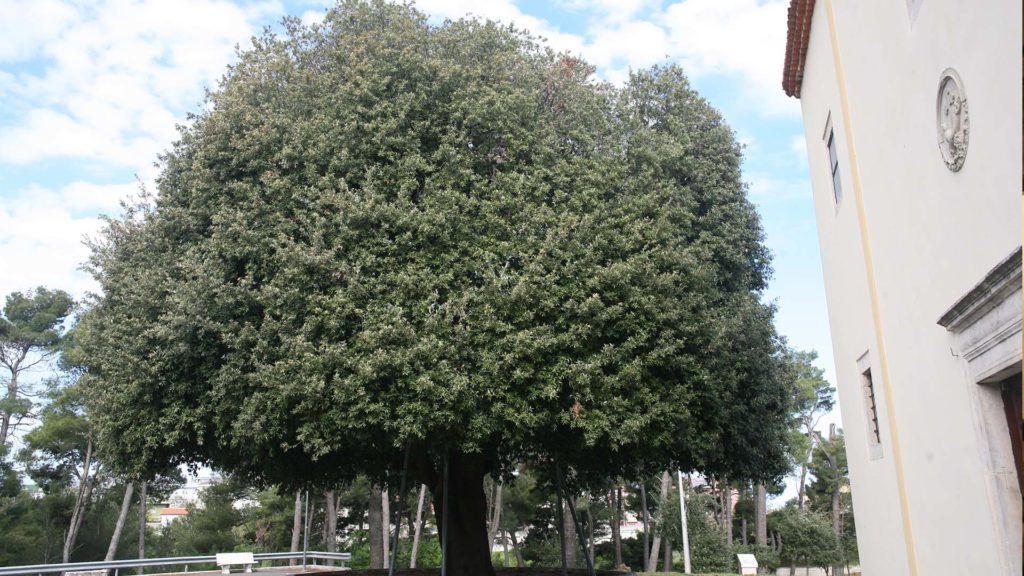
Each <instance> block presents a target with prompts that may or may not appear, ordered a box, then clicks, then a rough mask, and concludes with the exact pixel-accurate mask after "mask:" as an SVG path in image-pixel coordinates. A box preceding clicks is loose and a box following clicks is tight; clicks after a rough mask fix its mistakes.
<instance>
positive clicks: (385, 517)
mask: <svg viewBox="0 0 1024 576" xmlns="http://www.w3.org/2000/svg"><path fill="white" fill-rule="evenodd" d="M380 517H381V526H380V528H381V537H382V538H383V539H384V541H383V543H382V548H383V550H384V565H383V566H381V568H387V567H388V563H389V562H391V495H390V494H389V493H388V491H387V490H381V492H380Z"/></svg>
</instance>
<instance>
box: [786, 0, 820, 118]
mask: <svg viewBox="0 0 1024 576" xmlns="http://www.w3.org/2000/svg"><path fill="white" fill-rule="evenodd" d="M814 2H815V0H791V1H790V3H789V22H788V25H787V28H788V29H787V31H786V65H785V67H784V68H783V70H782V89H783V90H785V91H786V95H787V96H793V97H795V98H799V97H800V86H801V85H802V84H803V81H804V61H805V60H806V59H807V43H808V41H809V40H810V37H811V17H812V16H814Z"/></svg>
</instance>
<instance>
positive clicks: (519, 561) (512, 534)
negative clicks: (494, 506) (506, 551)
mask: <svg viewBox="0 0 1024 576" xmlns="http://www.w3.org/2000/svg"><path fill="white" fill-rule="evenodd" d="M508 536H509V538H511V539H512V551H513V552H515V553H516V566H517V567H518V568H526V560H525V559H523V551H522V549H521V548H520V547H519V540H518V538H516V531H515V529H512V530H509V531H508Z"/></svg>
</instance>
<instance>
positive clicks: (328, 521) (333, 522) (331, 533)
mask: <svg viewBox="0 0 1024 576" xmlns="http://www.w3.org/2000/svg"><path fill="white" fill-rule="evenodd" d="M324 500H326V508H325V509H324V514H326V515H327V518H325V519H324V520H325V521H324V525H325V526H327V530H326V533H325V537H324V544H325V545H326V546H327V551H328V552H337V551H338V509H337V508H335V500H334V490H328V491H327V492H324ZM327 565H328V566H334V560H328V561H327Z"/></svg>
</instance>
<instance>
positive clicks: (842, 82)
mask: <svg viewBox="0 0 1024 576" xmlns="http://www.w3.org/2000/svg"><path fill="white" fill-rule="evenodd" d="M825 10H826V12H827V13H828V29H829V35H830V36H831V40H832V58H833V60H834V61H835V69H836V81H837V83H838V84H839V102H840V106H841V107H842V111H843V128H844V132H845V133H846V149H847V150H849V153H850V176H851V177H852V179H853V196H854V199H855V200H856V204H857V224H858V226H859V227H860V244H861V249H862V251H863V252H864V266H865V268H867V276H868V292H869V294H870V300H871V315H872V317H873V319H874V322H875V340H876V346H877V347H878V363H879V367H880V368H881V369H882V379H883V380H884V382H883V387H882V389H883V391H884V392H885V404H886V408H887V410H888V413H889V441H890V442H891V443H892V457H893V460H894V463H895V466H896V486H897V489H898V491H899V499H900V512H901V516H902V519H903V537H904V542H905V543H906V548H907V563H908V564H909V567H910V574H911V576H917V574H918V573H917V552H916V550H915V548H914V531H913V528H912V526H911V522H910V502H909V499H908V497H907V480H906V475H905V474H904V471H903V451H902V450H901V449H900V436H899V432H898V429H897V426H896V404H895V402H894V401H893V394H892V379H891V378H890V376H889V355H888V354H887V352H886V349H885V339H884V338H883V335H882V312H881V307H880V304H879V298H878V284H877V281H876V279H875V264H874V257H873V256H872V253H871V242H870V240H869V238H868V225H867V215H866V213H865V210H864V195H863V192H862V189H861V181H860V167H859V165H858V163H857V149H856V147H855V146H854V141H853V121H852V120H851V117H850V98H849V95H848V94H847V90H846V73H845V71H844V69H843V59H842V56H841V55H840V53H839V38H838V36H837V34H836V17H835V12H834V11H833V8H832V0H825Z"/></svg>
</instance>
